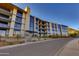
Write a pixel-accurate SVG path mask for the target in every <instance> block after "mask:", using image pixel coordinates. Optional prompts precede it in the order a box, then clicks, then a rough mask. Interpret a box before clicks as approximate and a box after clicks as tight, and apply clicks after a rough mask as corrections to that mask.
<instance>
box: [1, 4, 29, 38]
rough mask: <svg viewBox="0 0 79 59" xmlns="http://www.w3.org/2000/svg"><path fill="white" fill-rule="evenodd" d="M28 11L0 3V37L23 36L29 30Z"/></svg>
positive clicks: (27, 9)
mask: <svg viewBox="0 0 79 59" xmlns="http://www.w3.org/2000/svg"><path fill="white" fill-rule="evenodd" d="M29 14H30V9H29V8H28V7H27V8H25V10H23V9H21V8H19V7H17V6H15V5H13V4H9V3H0V35H1V36H6V35H8V36H10V37H12V36H15V35H16V34H22V35H24V33H25V31H26V30H28V28H29V25H28V24H29V20H28V19H29Z"/></svg>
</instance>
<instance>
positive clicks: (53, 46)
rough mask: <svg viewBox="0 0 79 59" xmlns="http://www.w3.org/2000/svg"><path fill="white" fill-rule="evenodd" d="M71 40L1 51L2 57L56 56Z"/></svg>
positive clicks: (52, 41) (51, 41)
mask: <svg viewBox="0 0 79 59" xmlns="http://www.w3.org/2000/svg"><path fill="white" fill-rule="evenodd" d="M68 41H70V40H69V39H65V40H64V39H60V40H49V41H45V42H40V43H33V44H28V45H22V46H17V47H12V48H5V49H0V56H54V55H55V54H56V53H57V52H58V51H59V49H61V48H62V47H63V46H64V45H65V44H67V42H68Z"/></svg>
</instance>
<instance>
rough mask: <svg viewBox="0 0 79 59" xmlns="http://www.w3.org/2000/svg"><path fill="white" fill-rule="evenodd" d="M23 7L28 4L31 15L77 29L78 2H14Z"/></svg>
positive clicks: (78, 16)
mask: <svg viewBox="0 0 79 59" xmlns="http://www.w3.org/2000/svg"><path fill="white" fill-rule="evenodd" d="M14 4H15V5H17V6H18V7H20V8H22V9H24V8H25V7H27V6H29V7H30V9H31V15H33V16H36V17H38V18H40V19H43V20H46V21H49V22H54V23H58V24H63V25H67V26H69V27H71V28H74V29H79V4H78V3H72V4H71V3H14Z"/></svg>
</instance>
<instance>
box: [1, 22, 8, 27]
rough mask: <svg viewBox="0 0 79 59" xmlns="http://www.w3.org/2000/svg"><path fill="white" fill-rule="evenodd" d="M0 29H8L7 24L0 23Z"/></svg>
mask: <svg viewBox="0 0 79 59" xmlns="http://www.w3.org/2000/svg"><path fill="white" fill-rule="evenodd" d="M0 27H1V28H9V26H8V24H2V23H0Z"/></svg>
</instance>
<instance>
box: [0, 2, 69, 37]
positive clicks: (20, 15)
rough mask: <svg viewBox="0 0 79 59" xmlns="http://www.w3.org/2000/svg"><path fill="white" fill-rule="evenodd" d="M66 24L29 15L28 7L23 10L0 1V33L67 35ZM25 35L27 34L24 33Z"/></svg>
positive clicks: (11, 34)
mask: <svg viewBox="0 0 79 59" xmlns="http://www.w3.org/2000/svg"><path fill="white" fill-rule="evenodd" d="M67 28H68V26H65V25H61V24H56V23H51V22H48V21H44V20H42V19H40V18H37V17H35V16H32V15H30V8H29V7H26V8H25V9H24V10H23V9H21V8H19V7H17V6H15V5H13V4H9V3H0V35H1V36H6V35H8V36H10V37H13V36H16V34H21V36H25V34H26V33H28V34H31V35H37V36H49V35H61V36H68V31H67ZM26 35H27V34H26Z"/></svg>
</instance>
